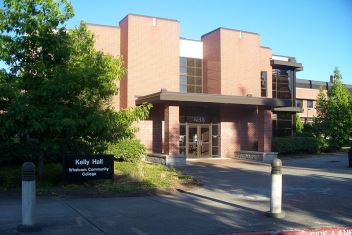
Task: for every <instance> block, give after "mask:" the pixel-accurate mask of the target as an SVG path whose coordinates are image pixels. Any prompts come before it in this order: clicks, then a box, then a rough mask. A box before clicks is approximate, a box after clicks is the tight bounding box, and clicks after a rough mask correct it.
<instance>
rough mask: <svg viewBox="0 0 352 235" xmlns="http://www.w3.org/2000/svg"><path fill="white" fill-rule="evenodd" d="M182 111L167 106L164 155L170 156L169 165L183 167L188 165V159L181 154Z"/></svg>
mask: <svg viewBox="0 0 352 235" xmlns="http://www.w3.org/2000/svg"><path fill="white" fill-rule="evenodd" d="M179 114H180V109H179V107H178V106H165V109H164V118H165V137H164V153H165V154H167V155H168V159H167V165H170V166H182V165H185V164H186V158H185V156H184V155H183V154H180V147H179V139H180V121H179Z"/></svg>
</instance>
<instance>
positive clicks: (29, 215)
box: [17, 162, 38, 232]
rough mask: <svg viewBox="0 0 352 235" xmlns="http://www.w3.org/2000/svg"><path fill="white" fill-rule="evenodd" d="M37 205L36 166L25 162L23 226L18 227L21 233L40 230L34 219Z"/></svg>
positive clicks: (23, 169)
mask: <svg viewBox="0 0 352 235" xmlns="http://www.w3.org/2000/svg"><path fill="white" fill-rule="evenodd" d="M35 204H36V187H35V165H34V164H33V163H32V162H25V163H23V165H22V224H21V225H19V226H18V227H17V229H18V230H19V231H20V232H32V231H36V230H38V227H37V226H36V225H35V218H34V212H35Z"/></svg>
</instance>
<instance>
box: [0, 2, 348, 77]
mask: <svg viewBox="0 0 352 235" xmlns="http://www.w3.org/2000/svg"><path fill="white" fill-rule="evenodd" d="M0 1H1V0H0ZM71 4H72V5H73V8H74V11H75V16H74V17H73V18H72V19H71V20H70V21H69V22H68V23H67V26H68V27H69V28H73V27H75V26H77V25H78V24H79V22H80V21H81V20H83V21H86V22H89V23H96V24H107V25H115V26H117V25H118V22H119V21H120V20H121V19H122V18H123V17H124V16H126V15H127V14H128V13H134V14H142V15H148V16H155V17H163V18H171V19H176V20H178V21H179V22H180V30H181V32H180V34H181V35H180V37H185V38H189V39H200V37H201V36H202V35H203V34H205V33H207V32H210V31H212V30H214V29H216V28H218V27H226V28H233V29H238V30H243V31H250V32H256V33H259V34H260V36H261V45H262V46H267V47H270V48H272V50H273V54H276V55H288V56H293V57H295V58H296V60H297V62H299V63H302V64H303V67H304V71H302V72H299V73H297V77H298V78H302V79H311V80H320V81H328V80H329V76H330V75H331V74H332V72H333V70H334V68H335V67H336V66H338V67H339V69H340V71H341V73H342V76H343V82H344V83H348V84H352V0H216V1H215V0H203V1H200V0H199V1H196V0H177V1H176V0H174V1H166V0H123V1H122V0H71Z"/></svg>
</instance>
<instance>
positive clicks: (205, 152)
mask: <svg viewBox="0 0 352 235" xmlns="http://www.w3.org/2000/svg"><path fill="white" fill-rule="evenodd" d="M199 131H200V135H199V136H200V140H199V147H200V151H199V152H200V153H199V154H200V155H199V157H210V126H199Z"/></svg>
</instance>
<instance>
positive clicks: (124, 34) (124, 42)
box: [119, 17, 128, 109]
mask: <svg viewBox="0 0 352 235" xmlns="http://www.w3.org/2000/svg"><path fill="white" fill-rule="evenodd" d="M120 40H121V42H120V52H121V56H122V59H123V62H124V67H125V68H128V18H127V17H126V18H125V19H124V20H122V21H121V22H120ZM127 73H128V70H127ZM127 83H128V82H127V74H126V75H125V76H124V77H123V78H122V80H121V81H120V92H119V93H120V108H121V109H122V108H126V107H127V92H128V91H127Z"/></svg>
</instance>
